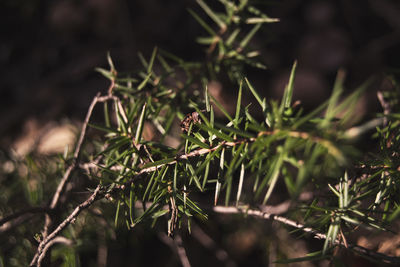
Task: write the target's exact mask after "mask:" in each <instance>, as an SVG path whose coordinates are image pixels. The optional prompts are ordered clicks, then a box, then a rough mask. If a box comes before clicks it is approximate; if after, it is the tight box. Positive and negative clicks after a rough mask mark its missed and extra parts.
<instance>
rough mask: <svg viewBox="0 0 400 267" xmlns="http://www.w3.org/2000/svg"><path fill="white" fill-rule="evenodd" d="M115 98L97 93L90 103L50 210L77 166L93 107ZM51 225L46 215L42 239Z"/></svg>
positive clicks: (54, 206)
mask: <svg viewBox="0 0 400 267" xmlns="http://www.w3.org/2000/svg"><path fill="white" fill-rule="evenodd" d="M115 98H116V97H114V96H111V95H109V96H102V97H100V93H98V94H97V95H96V96H95V97H94V98H93V100H92V103H91V104H90V106H89V109H88V112H87V114H86V117H85V121H84V122H83V125H82V128H81V134H80V136H79V139H78V142H77V145H76V147H75V151H74V156H73V159H72V162H71V165H69V166H68V168H67V169H66V171H65V173H64V175H63V177H62V179H61V181H60V182H59V184H58V186H57V189H56V192H55V193H54V195H53V198H52V200H51V202H50V205H49V208H50V210H53V209H55V208H56V206H57V204H58V202H59V199H60V196H61V193H62V192H63V191H64V188H65V186H66V184H67V182H68V181H69V179H70V177H71V174H72V171H74V170H75V168H76V167H77V166H78V159H79V155H80V151H81V148H82V144H83V141H84V139H85V136H86V130H87V126H88V124H89V120H90V117H91V116H92V113H93V109H94V107H95V106H96V104H97V103H99V102H105V101H108V100H110V99H115ZM51 223H52V220H51V218H50V216H49V215H48V214H46V218H45V225H44V227H43V232H42V234H43V237H44V238H46V237H47V234H48V231H49V228H50V226H51Z"/></svg>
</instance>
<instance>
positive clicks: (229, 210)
mask: <svg viewBox="0 0 400 267" xmlns="http://www.w3.org/2000/svg"><path fill="white" fill-rule="evenodd" d="M213 210H214V212H217V213H226V214H246V215H250V216H254V217H258V218H263V219H266V220H274V221H278V222H281V223H283V224H286V225H289V226H292V227H294V228H297V229H300V230H302V231H303V232H306V233H308V234H311V235H312V236H313V237H314V238H316V239H321V240H325V239H326V235H325V234H323V233H320V232H318V231H317V230H315V229H313V228H311V227H306V226H305V225H303V224H301V223H298V222H295V221H293V220H290V219H288V218H285V217H282V216H278V215H274V214H271V213H266V212H261V211H259V210H252V209H246V208H240V207H225V206H216V207H214V209H213ZM334 244H335V245H339V246H343V247H345V245H344V244H343V243H342V242H340V240H339V239H336V240H335V242H334ZM346 245H347V247H348V248H349V249H351V250H353V251H354V252H356V253H358V254H360V255H362V256H367V257H370V258H373V259H375V260H376V259H379V260H382V261H383V262H385V263H388V264H395V265H397V266H398V265H399V264H400V258H399V257H391V256H388V255H385V254H382V253H379V252H375V251H373V250H369V249H367V248H365V247H362V246H358V245H355V244H350V243H347V242H346Z"/></svg>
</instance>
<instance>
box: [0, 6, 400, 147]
mask: <svg viewBox="0 0 400 267" xmlns="http://www.w3.org/2000/svg"><path fill="white" fill-rule="evenodd" d="M209 2H210V3H209V4H211V5H212V4H213V3H214V4H215V6H217V7H218V1H209ZM258 7H259V8H261V9H263V11H264V12H265V13H267V14H269V16H271V17H276V18H280V20H281V21H280V22H279V23H273V24H269V25H267V26H265V27H263V28H262V31H260V32H259V33H258V34H257V35H256V37H255V39H254V41H253V45H254V46H255V47H256V48H258V49H260V51H261V55H262V57H263V60H264V62H265V64H266V65H267V67H268V68H269V69H268V70H267V71H258V70H253V71H249V74H248V75H249V77H250V79H251V80H252V81H253V83H254V84H255V85H256V88H258V90H260V91H261V90H263V91H264V92H265V94H270V95H272V96H274V95H279V92H281V91H282V88H283V85H284V84H285V83H286V81H287V76H288V71H289V70H290V67H291V65H292V63H293V61H294V60H296V59H297V60H298V63H299V70H298V74H297V77H296V91H295V92H296V93H297V95H296V98H301V99H302V100H303V102H305V104H307V103H309V104H312V103H316V102H317V103H320V102H322V100H323V99H325V98H327V97H328V96H329V93H330V90H331V87H332V84H333V81H334V79H335V76H336V73H337V70H338V69H339V68H344V69H345V70H346V71H347V79H346V84H347V85H348V87H349V88H354V87H356V86H358V85H360V84H361V83H362V82H364V81H365V80H366V79H368V78H370V77H372V76H380V75H382V74H383V73H384V72H386V71H393V70H396V69H397V70H398V67H399V65H400V64H399V61H398V55H399V48H400V45H399V44H400V7H399V3H398V1H388V0H382V1H381V0H370V1H345V0H342V1H319V0H318V1H298V0H285V1H259V5H258ZM187 8H192V9H194V10H195V11H197V12H198V13H199V14H201V15H204V16H206V15H205V14H204V12H203V11H202V10H201V9H200V8H199V7H198V6H197V4H196V3H195V1H193V0H174V1H171V0H169V1H168V0H163V1H161V0H147V1H125V0H82V1H74V0H51V1H50V0H31V1H24V0H2V1H1V2H0V20H1V25H2V26H1V29H2V34H1V37H0V68H1V73H0V75H1V82H0V101H1V105H0V125H1V127H0V146H1V147H3V148H5V147H7V146H8V145H9V144H10V142H12V141H14V140H15V138H17V136H18V134H20V133H21V130H23V129H24V126H25V128H26V127H28V128H29V127H33V126H32V125H31V126H29V125H26V123H27V122H30V124H32V120H37V122H36V123H39V124H40V122H42V121H51V120H60V119H63V118H66V117H67V118H69V119H77V120H82V118H83V116H84V114H85V111H86V108H87V107H88V104H89V101H90V99H91V98H92V97H93V95H95V93H96V92H98V91H103V92H104V90H106V87H107V85H108V83H107V81H106V80H105V79H104V78H103V77H101V75H100V74H98V73H97V72H95V71H94V68H95V67H106V66H107V65H106V53H107V51H110V53H111V56H112V57H113V59H114V62H115V64H116V65H117V66H116V67H117V69H118V70H123V71H130V70H135V68H136V67H137V66H139V64H140V63H139V60H138V58H137V53H138V52H139V51H140V52H142V53H144V55H147V56H149V54H150V53H151V50H152V49H153V47H154V46H158V47H160V48H162V49H164V50H167V51H169V52H171V53H174V54H176V55H178V56H180V57H182V58H183V59H186V60H195V59H202V58H204V53H203V51H204V50H205V48H204V47H202V46H200V45H198V44H196V42H195V37H198V36H200V35H202V34H203V35H204V31H203V29H202V28H201V27H200V26H199V25H198V23H197V22H196V21H195V20H194V19H193V18H192V17H191V16H190V14H189V12H188V11H187ZM376 86H380V84H379V83H378V84H376ZM377 89H378V88H377ZM372 94H373V95H375V93H372ZM374 105H375V104H373V106H374ZM28 124H29V123H28Z"/></svg>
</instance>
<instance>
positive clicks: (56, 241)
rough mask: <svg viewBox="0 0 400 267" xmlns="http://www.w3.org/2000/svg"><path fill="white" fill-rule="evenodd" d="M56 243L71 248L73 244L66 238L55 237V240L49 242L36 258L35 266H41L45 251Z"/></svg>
mask: <svg viewBox="0 0 400 267" xmlns="http://www.w3.org/2000/svg"><path fill="white" fill-rule="evenodd" d="M56 243H61V244H64V245H67V246H71V245H72V244H73V242H72V241H71V240H69V239H68V238H65V237H63V236H57V237H56V238H54V239H53V240H51V241H50V242H49V243H47V244H46V246H44V248H43V253H42V254H41V255H40V256H39V258H38V263H37V266H40V265H41V263H42V260H43V259H44V256H45V255H46V253H47V251H48V250H49V249H50V247H52V246H53V245H54V244H56Z"/></svg>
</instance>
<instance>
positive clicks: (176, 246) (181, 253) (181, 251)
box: [158, 232, 191, 267]
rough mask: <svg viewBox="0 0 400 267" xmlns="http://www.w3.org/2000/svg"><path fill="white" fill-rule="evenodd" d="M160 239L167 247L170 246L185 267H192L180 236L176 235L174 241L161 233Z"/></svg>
mask: <svg viewBox="0 0 400 267" xmlns="http://www.w3.org/2000/svg"><path fill="white" fill-rule="evenodd" d="M158 237H159V238H160V240H161V241H162V242H164V243H165V244H166V245H167V246H169V247H170V248H171V249H172V250H173V251H175V252H176V254H177V255H178V257H179V260H180V262H181V264H182V266H183V267H190V266H191V265H190V262H189V259H188V257H187V254H186V250H185V248H184V247H183V241H182V238H181V236H180V235H179V234H177V235H175V238H174V239H172V238H170V237H169V236H167V235H166V234H165V233H163V232H159V234H158Z"/></svg>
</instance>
